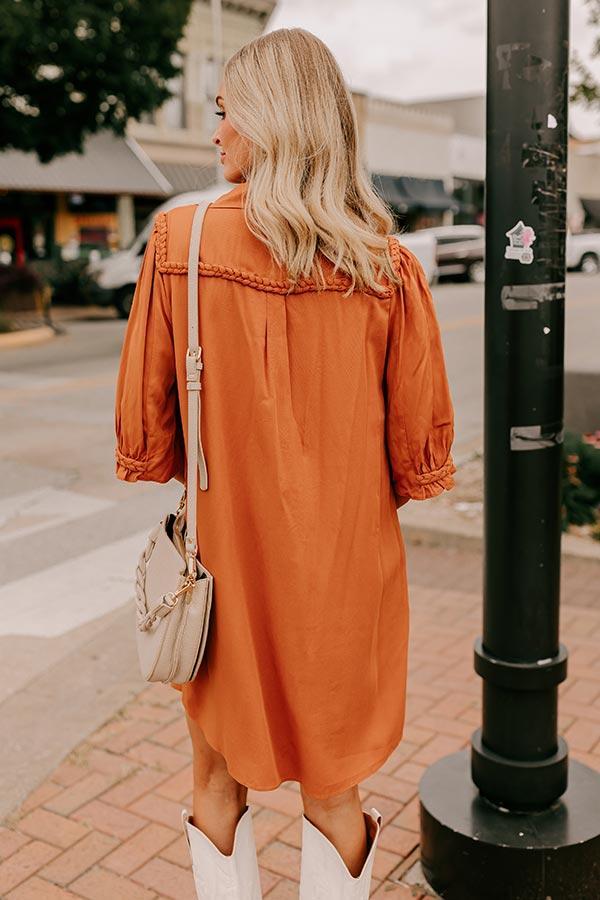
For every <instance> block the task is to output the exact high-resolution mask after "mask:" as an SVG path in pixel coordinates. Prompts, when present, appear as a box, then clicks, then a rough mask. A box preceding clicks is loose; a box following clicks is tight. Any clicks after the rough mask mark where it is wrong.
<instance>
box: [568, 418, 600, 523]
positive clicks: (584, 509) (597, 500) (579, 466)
mask: <svg viewBox="0 0 600 900" xmlns="http://www.w3.org/2000/svg"><path fill="white" fill-rule="evenodd" d="M569 525H594V526H597V527H595V528H594V529H593V530H592V534H593V536H594V537H595V538H597V539H600V432H596V433H595V434H584V435H581V434H575V433H573V432H571V431H565V435H564V441H563V481H562V529H563V531H567V529H568V527H569Z"/></svg>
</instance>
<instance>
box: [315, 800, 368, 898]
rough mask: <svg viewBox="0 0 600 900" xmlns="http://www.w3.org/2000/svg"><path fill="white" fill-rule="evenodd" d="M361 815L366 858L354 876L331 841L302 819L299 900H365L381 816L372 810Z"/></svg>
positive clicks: (364, 810)
mask: <svg viewBox="0 0 600 900" xmlns="http://www.w3.org/2000/svg"><path fill="white" fill-rule="evenodd" d="M363 815H364V817H365V822H366V823H367V834H368V835H369V843H368V845H367V846H368V854H367V858H366V860H365V862H364V865H363V867H362V870H361V872H360V874H359V875H356V876H353V875H351V874H350V872H349V870H348V867H347V866H346V864H345V862H344V860H343V859H342V857H341V856H340V854H339V853H338V851H337V848H336V847H334V845H333V844H332V843H331V841H330V840H328V838H326V837H325V835H324V834H323V832H322V831H320V830H319V829H318V828H317V827H316V826H315V825H313V823H312V822H310V821H309V820H308V819H307V818H306V816H305V815H304V814H303V815H302V856H301V862H300V900H368V897H369V891H370V886H371V873H372V871H373V860H374V859H375V848H376V846H377V840H378V838H379V832H380V831H381V822H382V815H381V813H380V812H379V810H377V809H375V807H374V806H372V807H371V812H370V813H369V812H367V810H366V809H363Z"/></svg>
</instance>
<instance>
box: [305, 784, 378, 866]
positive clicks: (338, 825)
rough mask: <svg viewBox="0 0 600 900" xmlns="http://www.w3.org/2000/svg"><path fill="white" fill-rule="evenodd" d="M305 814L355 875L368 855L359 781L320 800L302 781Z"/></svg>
mask: <svg viewBox="0 0 600 900" xmlns="http://www.w3.org/2000/svg"><path fill="white" fill-rule="evenodd" d="M300 793H301V795H302V802H303V804H304V814H305V816H306V818H307V819H309V820H310V821H311V822H312V823H313V825H316V827H317V828H318V829H319V831H321V832H322V833H323V834H324V835H325V837H326V838H327V839H328V840H329V841H331V843H332V844H333V845H334V847H335V848H336V850H337V851H338V853H339V854H340V856H341V857H342V859H343V860H344V862H345V864H346V866H347V868H348V871H349V872H350V874H351V875H352V876H353V877H354V878H356V877H357V876H358V875H360V872H361V869H362V867H363V865H364V862H365V860H366V858H367V853H368V850H369V847H368V846H367V828H366V823H365V817H364V815H363V812H362V807H361V801H360V796H359V793H358V785H355V786H354V787H351V788H349V789H348V790H347V791H344V792H343V793H342V794H337V795H336V796H335V797H328V798H327V799H325V800H319V799H317V798H315V797H311V796H310V795H309V794H307V793H306V791H305V790H304V788H303V787H302V785H300Z"/></svg>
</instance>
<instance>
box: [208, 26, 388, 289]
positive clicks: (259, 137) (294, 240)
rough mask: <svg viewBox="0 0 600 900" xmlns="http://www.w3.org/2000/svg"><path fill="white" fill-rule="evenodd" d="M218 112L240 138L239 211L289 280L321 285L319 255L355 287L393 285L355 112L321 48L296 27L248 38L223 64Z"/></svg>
mask: <svg viewBox="0 0 600 900" xmlns="http://www.w3.org/2000/svg"><path fill="white" fill-rule="evenodd" d="M223 85H224V89H225V93H226V96H227V116H228V118H229V120H230V121H231V123H232V125H233V127H234V128H235V130H236V131H237V132H238V133H239V134H240V135H241V137H242V138H243V139H246V142H247V144H248V146H249V154H248V158H249V162H248V166H247V171H242V175H243V177H244V178H245V180H246V182H247V185H246V201H245V217H246V223H247V225H248V227H249V229H250V230H251V231H252V233H253V234H254V235H255V236H256V237H257V238H259V239H260V240H261V241H263V242H264V243H265V244H266V245H267V246H268V247H269V249H270V251H271V253H272V255H273V257H274V258H275V260H276V261H277V262H278V263H279V265H281V266H284V267H285V268H286V269H287V274H288V277H289V279H290V281H291V282H292V285H294V284H296V283H297V282H298V281H299V280H302V279H306V278H310V279H312V280H313V281H314V282H315V283H316V284H317V286H318V289H319V290H321V289H325V288H326V281H325V275H324V273H323V268H322V266H321V263H320V260H319V254H322V255H323V256H324V257H325V258H327V259H329V260H330V261H331V262H332V263H333V264H334V270H333V274H334V275H335V274H336V273H337V272H338V271H340V272H343V273H345V274H346V275H348V276H349V277H350V278H351V285H350V288H349V290H348V291H347V292H346V293H345V294H344V296H348V295H349V294H350V293H352V291H353V290H355V289H359V290H361V289H365V288H370V289H372V290H373V291H375V292H376V293H381V292H382V291H385V290H386V288H385V286H384V285H382V284H381V283H380V282H379V279H380V277H381V275H382V274H383V275H385V276H386V277H387V278H388V279H389V281H390V282H392V283H393V284H402V280H401V278H400V276H399V275H398V273H397V272H396V271H395V269H394V266H393V263H392V260H391V259H390V255H389V248H388V240H387V235H389V234H390V233H392V231H393V229H394V219H393V216H392V214H391V212H390V209H389V207H388V206H387V205H386V204H385V202H384V201H383V200H382V199H381V198H380V197H379V196H378V194H377V193H376V192H375V189H374V188H373V186H372V184H371V180H370V178H369V176H368V173H367V172H366V170H365V168H364V166H363V164H362V161H361V159H360V153H359V144H358V127H357V120H356V111H355V108H354V104H353V101H352V96H351V94H350V91H349V89H348V87H347V86H346V83H345V81H344V78H343V75H342V72H341V70H340V68H339V65H338V63H337V61H336V59H335V57H334V56H333V54H332V52H331V51H330V50H329V48H328V47H327V46H326V45H325V44H324V43H323V41H321V40H320V39H319V38H318V37H316V35H314V34H311V32H309V31H305V30H304V29H303V28H279V29H278V30H276V31H272V32H269V33H267V34H264V35H261V36H260V37H258V38H255V39H254V40H252V41H249V42H248V43H247V44H245V45H244V46H243V47H241V48H240V49H239V50H238V51H237V52H236V53H235V54H234V55H233V56H231V57H230V58H229V59H228V61H227V63H226V64H225V66H224V70H223Z"/></svg>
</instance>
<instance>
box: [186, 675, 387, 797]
mask: <svg viewBox="0 0 600 900" xmlns="http://www.w3.org/2000/svg"><path fill="white" fill-rule="evenodd" d="M171 686H173V683H172V682H171ZM175 690H180V688H175ZM404 724H405V723H404V722H402V727H401V729H400V733H399V735H398V737H396V738H394V739H393V740H392V741H390V743H389V744H387V745H386V748H385V750H384V751H382V753H381V754H380V755H379V756H378V757H377V759H376V761H375V762H373V763H370V764H369V765H368V766H366V767H365V768H364V769H362V770H361V771H359V772H358V774H356V775H352V776H351V777H349V778H344V779H343V780H342V781H337V782H334V783H333V784H330V785H328V786H327V787H326V788H325V789H323V788H321V789H320V790H318V791H315V790H314V789H312V788H311V787H310V785H309V784H307V782H306V781H304V780H302V779H299V778H294V777H293V776H292V775H287V776H286V777H280V780H279V781H278V782H277V783H276V784H274V785H270V786H269V787H261V786H259V785H257V784H248V782H247V781H246V780H245V779H244V778H242V777H241V776H239V775H236V773H235V772H234V771H233V770H232V769H231V767H230V766H229V763H228V762H227V759H226V757H225V754H224V753H223V751H222V750H221V748H220V747H218V746H217V745H216V742H213V741H211V740H209V738H208V735H207V734H206V731H204V728H202V726H200V727H201V728H202V731H203V733H204V738H205V740H206V742H207V744H208V745H209V746H210V747H211V748H212V749H213V750H216V751H217V753H220V754H221V756H223V758H224V759H225V763H226V765H227V771H228V772H229V774H230V775H231V777H232V778H235V780H236V781H237V782H239V783H240V784H242V785H244V787H247V788H248V789H249V790H252V791H275V790H277V788H278V787H281V785H282V784H284V783H285V782H286V781H295V782H297V783H298V784H301V785H302V787H303V788H304V789H305V790H306V792H307V794H310V796H311V797H314V798H315V800H327V799H328V798H329V797H333V796H335V795H336V794H341V793H343V791H345V790H348V789H349V788H351V787H353V786H354V785H360V783H361V781H364V780H365V779H366V778H368V777H369V776H370V775H374V774H375V773H376V772H378V771H379V769H380V768H381V766H382V765H383V763H384V762H385V761H386V759H387V758H388V757H389V756H390V755H391V753H392V752H393V751H394V750H395V749H396V747H397V746H398V744H399V743H400V742H401V740H402V737H403V735H404ZM324 791H325V792H324Z"/></svg>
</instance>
